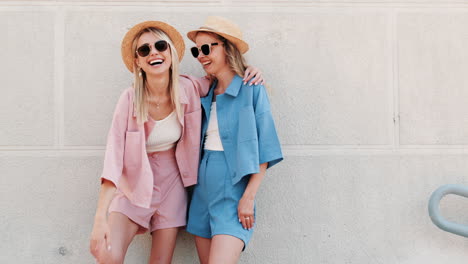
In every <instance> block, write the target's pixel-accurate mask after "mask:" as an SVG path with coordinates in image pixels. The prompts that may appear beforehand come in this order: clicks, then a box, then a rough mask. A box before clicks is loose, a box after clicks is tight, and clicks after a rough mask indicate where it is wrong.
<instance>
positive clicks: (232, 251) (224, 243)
mask: <svg viewBox="0 0 468 264" xmlns="http://www.w3.org/2000/svg"><path fill="white" fill-rule="evenodd" d="M243 247H244V242H243V241H242V240H240V239H239V238H237V237H233V236H230V235H215V236H214V237H213V239H211V248H210V261H209V263H225V264H235V263H237V261H239V257H240V253H241V252H242V248H243Z"/></svg>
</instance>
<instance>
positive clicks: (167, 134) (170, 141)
mask: <svg viewBox="0 0 468 264" xmlns="http://www.w3.org/2000/svg"><path fill="white" fill-rule="evenodd" d="M181 135H182V125H181V124H180V123H179V120H178V119H177V114H176V112H175V111H173V112H172V113H170V114H169V115H168V116H166V117H165V118H164V119H162V120H159V121H155V125H154V128H153V130H152V131H151V134H150V135H149V137H148V140H147V141H146V152H147V153H151V152H155V151H164V150H168V149H171V148H173V147H174V146H175V145H176V144H177V141H179V139H180V136H181Z"/></svg>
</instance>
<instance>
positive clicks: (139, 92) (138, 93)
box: [132, 27, 182, 124]
mask: <svg viewBox="0 0 468 264" xmlns="http://www.w3.org/2000/svg"><path fill="white" fill-rule="evenodd" d="M144 33H153V34H154V35H155V36H156V37H158V38H160V39H162V40H165V41H167V43H168V44H169V48H170V51H171V57H172V64H171V67H170V69H169V94H170V96H171V102H172V104H173V105H174V107H175V110H176V113H177V116H178V117H179V118H182V106H181V104H180V100H179V54H177V50H176V49H175V47H174V44H173V43H172V41H171V39H170V38H169V36H167V34H166V33H164V31H162V30H160V29H157V28H152V27H150V28H145V29H143V30H141V31H140V33H138V34H137V35H136V36H135V39H134V40H133V43H132V54H134V56H135V58H137V56H138V55H137V54H136V49H137V44H138V39H139V38H140V37H141V35H143V34H144ZM140 72H141V76H140ZM133 75H134V82H133V87H134V88H135V96H134V97H133V105H134V109H135V112H136V116H137V123H138V124H143V123H144V122H146V121H148V108H149V90H148V87H146V82H147V80H146V73H145V72H144V71H143V70H141V69H140V68H139V67H138V65H137V64H136V60H134V62H133Z"/></svg>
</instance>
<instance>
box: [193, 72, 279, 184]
mask: <svg viewBox="0 0 468 264" xmlns="http://www.w3.org/2000/svg"><path fill="white" fill-rule="evenodd" d="M216 85H217V82H214V83H213V85H212V86H211V88H210V91H209V92H208V95H207V96H206V97H203V98H201V103H202V108H203V115H202V134H201V135H202V138H201V148H202V151H203V147H204V143H205V134H206V130H207V128H208V121H209V120H210V111H211V102H212V100H213V95H214V88H215V87H216ZM216 112H217V116H218V129H219V135H220V138H221V143H222V144H223V148H224V155H225V157H226V160H227V163H228V167H229V168H228V169H229V172H230V173H231V175H232V184H236V183H237V182H239V181H240V180H241V179H242V177H244V176H246V175H250V174H252V173H258V172H260V166H259V165H260V164H262V163H266V162H267V163H268V168H270V167H272V166H273V165H275V164H276V163H278V162H280V161H281V160H283V154H282V152H281V144H280V142H279V139H278V135H277V133H276V128H275V123H274V121H273V116H272V114H271V111H270V102H269V100H268V95H267V93H266V90H265V87H264V86H263V85H252V86H248V84H246V85H244V84H243V81H242V78H241V77H239V76H238V75H236V76H234V78H233V80H232V81H231V83H230V84H229V86H228V88H227V89H226V91H225V92H224V94H220V95H217V96H216Z"/></svg>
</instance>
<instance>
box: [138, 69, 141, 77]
mask: <svg viewBox="0 0 468 264" xmlns="http://www.w3.org/2000/svg"><path fill="white" fill-rule="evenodd" d="M138 77H140V78H141V68H138Z"/></svg>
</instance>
